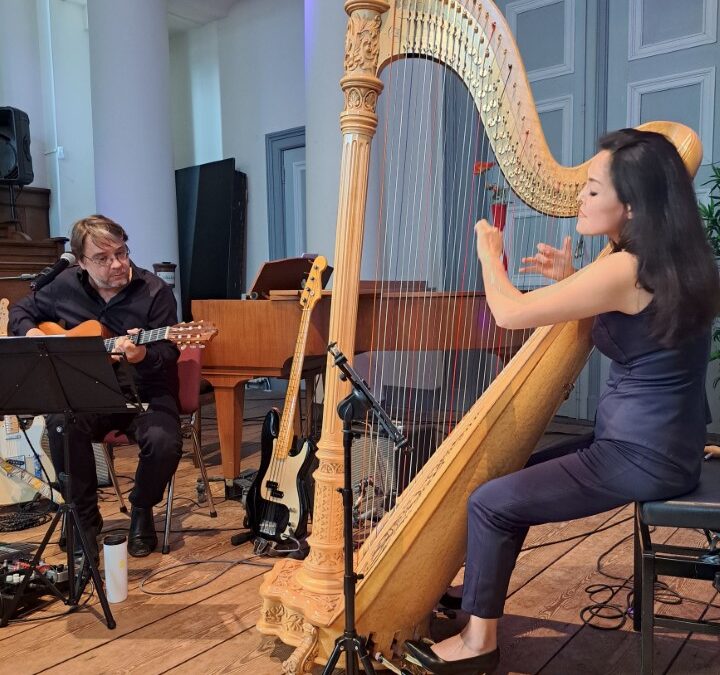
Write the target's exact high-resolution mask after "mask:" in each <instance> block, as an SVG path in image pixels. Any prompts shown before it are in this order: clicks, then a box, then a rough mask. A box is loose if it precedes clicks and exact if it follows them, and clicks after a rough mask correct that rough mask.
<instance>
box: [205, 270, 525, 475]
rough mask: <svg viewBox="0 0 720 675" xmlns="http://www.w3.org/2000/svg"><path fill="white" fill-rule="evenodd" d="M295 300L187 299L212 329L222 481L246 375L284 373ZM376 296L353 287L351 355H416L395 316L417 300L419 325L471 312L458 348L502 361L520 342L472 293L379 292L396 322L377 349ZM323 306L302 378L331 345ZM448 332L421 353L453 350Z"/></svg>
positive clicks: (232, 461) (232, 471)
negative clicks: (471, 324) (466, 339)
mask: <svg viewBox="0 0 720 675" xmlns="http://www.w3.org/2000/svg"><path fill="white" fill-rule="evenodd" d="M299 296H300V292H299V291H270V292H269V294H268V297H267V298H265V299H257V300H193V301H192V316H193V319H194V320H196V321H198V320H206V321H212V322H213V323H214V324H215V325H216V326H217V327H218V329H219V330H218V334H217V336H216V337H215V339H214V340H213V341H212V342H211V343H210V345H208V347H207V349H206V350H205V353H204V354H203V369H202V373H203V377H205V378H206V379H207V380H209V381H210V383H211V384H212V385H213V387H214V389H215V403H216V408H217V423H218V434H219V439H220V452H221V456H222V467H223V476H224V478H225V479H226V480H232V479H233V478H235V477H236V476H238V475H239V473H240V448H241V445H242V430H243V427H242V420H243V406H244V400H245V383H246V382H247V381H248V380H250V379H252V378H254V377H261V376H266V377H287V376H288V375H289V372H290V366H291V365H292V356H293V354H294V352H295V343H296V340H297V332H298V328H299V325H300V316H301V313H302V308H301V306H300V303H299V301H298V300H299ZM377 298H378V294H377V292H376V290H375V283H374V282H361V286H360V297H359V300H358V320H357V334H356V341H355V353H360V352H365V351H368V350H370V349H373V350H377V349H382V350H383V351H415V350H417V349H418V345H417V340H418V336H417V331H415V330H413V329H412V326H410V325H408V323H407V322H403V321H402V320H401V317H402V316H403V312H407V313H408V315H410V314H411V313H412V311H413V304H414V303H421V302H422V303H424V304H423V305H422V309H420V308H418V309H416V310H415V311H418V312H419V311H424V312H425V314H424V315H423V320H424V321H427V325H431V326H443V325H448V324H451V323H452V320H448V317H453V316H457V315H458V314H463V313H464V312H463V309H467V311H469V312H471V313H472V315H473V316H474V320H475V321H476V323H477V324H480V327H481V330H475V331H473V334H474V335H475V336H476V339H475V341H474V342H472V343H470V344H466V345H464V348H465V349H488V350H492V351H493V352H495V353H496V354H497V355H498V356H500V358H502V359H503V360H507V359H508V358H509V357H511V356H512V355H513V354H514V353H515V352H516V351H517V349H519V347H520V346H521V344H522V341H523V339H525V338H526V337H527V331H502V330H501V329H498V328H497V327H496V326H495V324H494V322H493V320H492V317H491V315H490V312H489V310H488V309H487V306H486V304H485V298H484V295H482V294H479V293H467V292H466V293H457V292H454V293H437V292H434V293H432V298H433V301H434V302H432V303H427V298H428V293H427V292H426V291H411V292H409V293H407V292H402V293H401V292H392V291H386V290H383V292H382V300H381V301H380V302H382V303H384V304H383V309H384V310H385V309H386V310H387V315H388V316H394V317H399V320H398V321H397V322H396V324H395V325H394V326H386V327H385V330H384V335H383V336H382V344H381V345H378V336H377V335H375V336H373V321H372V320H371V317H372V316H373V315H377V311H378V307H377V305H378V300H377ZM330 303H331V293H330V292H329V291H324V292H323V298H322V299H321V300H320V301H319V302H318V303H317V305H316V306H315V308H314V310H313V313H312V319H311V325H310V329H309V334H308V339H307V346H306V350H305V367H306V368H305V369H306V372H313V371H314V372H318V370H319V369H322V368H324V364H325V359H326V355H327V346H328V342H329V341H330V340H331V339H332V336H330V335H328V326H329V323H330ZM418 307H420V305H419V304H418ZM428 312H429V313H430V314H429V315H428ZM454 334H455V332H454V331H444V332H443V331H437V333H436V334H435V335H432V336H427V335H426V336H424V338H423V349H425V350H449V349H453V348H455V347H456V345H455V344H453V343H454V341H455V340H454V337H453V335H454ZM500 335H501V339H499V336H500ZM488 336H490V338H491V339H489V338H488ZM497 344H500V346H499V347H498V346H497Z"/></svg>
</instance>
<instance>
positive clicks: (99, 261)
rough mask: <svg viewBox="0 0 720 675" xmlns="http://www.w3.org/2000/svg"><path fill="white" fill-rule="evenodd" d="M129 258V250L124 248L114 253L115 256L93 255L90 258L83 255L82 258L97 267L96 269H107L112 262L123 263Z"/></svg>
mask: <svg viewBox="0 0 720 675" xmlns="http://www.w3.org/2000/svg"><path fill="white" fill-rule="evenodd" d="M129 256H130V249H129V248H128V247H127V246H125V247H124V248H123V249H121V250H119V251H116V252H115V255H94V256H92V257H91V258H88V256H86V255H84V256H83V258H85V260H89V261H90V262H91V263H92V264H93V265H97V266H98V267H109V266H110V265H112V264H113V260H117V261H118V262H121V263H123V262H125V261H126V260H127V259H128V257H129Z"/></svg>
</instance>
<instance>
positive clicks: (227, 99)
mask: <svg viewBox="0 0 720 675" xmlns="http://www.w3.org/2000/svg"><path fill="white" fill-rule="evenodd" d="M218 52H219V59H220V91H221V107H222V148H223V156H224V157H235V164H236V168H237V169H238V170H240V171H243V172H244V173H246V174H247V177H248V229H247V232H248V235H247V276H248V282H250V281H252V279H253V278H254V276H255V274H256V272H257V270H258V268H259V267H260V265H261V263H263V262H265V261H266V260H267V259H268V257H269V238H268V217H267V185H266V183H267V177H266V170H267V169H266V159H265V135H266V134H268V133H272V132H277V131H283V130H285V129H290V128H292V127H298V126H302V125H304V124H305V74H304V68H303V53H304V38H303V2H302V0H283V2H267V0H243V2H240V3H238V4H237V5H235V7H234V8H233V9H232V10H231V12H230V14H229V15H228V17H227V18H225V19H223V20H222V21H220V22H219V23H218ZM308 221H310V214H308Z"/></svg>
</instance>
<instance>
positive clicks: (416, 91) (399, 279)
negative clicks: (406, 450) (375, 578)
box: [363, 0, 556, 528]
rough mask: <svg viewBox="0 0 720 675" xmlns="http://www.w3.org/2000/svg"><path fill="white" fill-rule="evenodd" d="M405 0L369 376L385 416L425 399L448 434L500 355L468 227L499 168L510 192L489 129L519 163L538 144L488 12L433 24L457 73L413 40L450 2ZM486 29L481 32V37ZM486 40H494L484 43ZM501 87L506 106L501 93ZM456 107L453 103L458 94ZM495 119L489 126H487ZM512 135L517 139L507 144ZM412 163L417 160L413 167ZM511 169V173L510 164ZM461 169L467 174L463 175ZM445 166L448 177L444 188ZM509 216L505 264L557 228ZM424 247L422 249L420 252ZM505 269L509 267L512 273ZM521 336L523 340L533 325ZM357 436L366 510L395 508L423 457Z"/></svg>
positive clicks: (376, 437)
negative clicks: (424, 390)
mask: <svg viewBox="0 0 720 675" xmlns="http://www.w3.org/2000/svg"><path fill="white" fill-rule="evenodd" d="M473 4H475V3H473ZM468 5H469V3H465V4H463V7H464V8H465V9H468ZM403 7H404V8H405V9H406V10H407V9H410V10H413V11H410V12H408V15H409V16H410V19H407V18H400V19H398V16H397V9H396V13H395V14H394V16H393V18H392V25H393V30H398V31H399V32H400V33H401V40H399V41H398V43H397V44H402V43H403V42H402V41H403V39H404V40H405V41H406V42H407V43H409V44H410V45H411V51H413V52H414V56H413V58H402V59H399V60H395V59H394V58H393V59H391V62H392V64H391V66H389V67H388V68H387V69H386V70H385V72H386V73H387V76H386V80H387V81H386V84H385V94H384V101H385V102H384V105H383V106H382V109H383V110H384V111H385V120H384V121H383V124H382V127H381V128H382V135H383V139H382V148H383V152H382V156H381V160H380V165H381V168H382V169H383V177H382V179H381V181H380V184H379V193H380V196H379V204H378V209H377V223H376V227H375V232H376V233H377V234H376V239H377V241H378V243H379V245H378V247H377V253H376V258H375V269H376V272H377V273H376V275H375V279H376V280H377V283H376V288H377V294H376V299H375V301H374V302H375V308H376V310H377V311H376V312H374V317H373V326H372V334H373V337H374V338H375V337H377V342H376V344H380V345H385V347H384V349H385V350H386V351H378V350H373V351H371V352H370V355H369V373H370V376H369V379H370V381H371V382H372V383H373V387H374V390H375V392H376V394H379V395H380V396H381V397H382V396H385V404H386V406H387V407H388V409H389V410H390V411H391V413H392V414H393V415H395V416H397V417H398V418H400V419H402V420H418V419H422V418H423V415H424V414H425V412H424V409H423V407H425V408H427V407H429V408H430V409H431V410H432V411H435V412H434V414H433V417H432V418H431V420H430V421H431V423H432V424H431V427H432V426H434V425H435V423H437V425H436V426H437V427H442V428H443V429H444V434H443V435H446V434H448V433H449V432H450V431H451V430H452V428H453V427H454V426H455V424H456V423H457V421H458V420H459V417H460V416H462V414H463V412H464V408H465V407H466V405H467V402H468V400H469V399H470V397H472V398H473V399H474V397H475V396H476V395H477V394H478V393H480V392H481V391H482V390H484V388H485V387H486V386H487V384H488V383H489V382H490V381H491V380H492V379H494V377H495V376H496V375H497V374H498V372H499V371H500V369H501V365H502V364H501V355H503V354H505V353H506V343H505V341H506V333H505V332H504V331H502V330H499V329H497V327H496V326H494V327H493V329H492V331H490V330H489V329H488V328H487V325H488V321H487V319H488V317H487V314H486V313H487V311H488V310H487V307H486V305H483V306H482V307H483V308H482V310H481V309H480V307H479V305H478V303H479V302H480V301H479V299H478V296H477V293H476V291H477V290H478V288H479V287H480V282H479V265H478V264H477V262H476V258H475V255H474V249H475V246H474V231H473V225H474V223H475V221H476V220H477V219H478V218H479V217H486V218H488V219H489V220H490V219H491V218H490V214H489V208H488V201H490V199H489V193H488V191H487V190H486V189H485V188H486V186H487V184H488V181H489V178H490V176H491V175H492V174H495V184H496V185H498V186H500V188H501V189H504V190H507V194H513V193H514V191H513V190H512V189H511V184H510V182H509V181H508V177H507V176H506V175H505V173H504V172H503V171H501V168H500V156H499V154H496V153H494V152H493V151H492V148H491V145H490V134H493V133H495V134H496V139H497V138H498V136H499V137H500V140H499V141H498V142H497V144H496V146H495V150H496V151H499V153H502V152H508V151H513V152H514V154H515V157H516V158H517V160H519V161H522V160H525V161H527V160H528V159H529V158H530V157H531V156H532V155H531V153H532V151H533V149H534V145H533V143H532V141H531V139H530V137H529V134H528V133H527V132H526V131H525V130H524V117H522V110H521V109H520V108H516V107H515V106H514V98H513V96H512V92H511V91H508V88H509V84H510V81H511V78H512V69H513V64H508V63H507V62H506V59H507V51H506V50H503V49H502V48H501V46H500V45H499V43H500V41H501V38H502V36H501V35H498V34H496V32H495V27H494V26H488V25H487V23H488V15H487V14H485V16H484V19H482V17H481V21H482V20H484V22H485V25H484V26H483V28H484V30H481V31H475V32H474V33H473V34H472V36H471V38H470V39H469V40H468V39H465V38H463V37H461V36H460V32H459V31H456V32H454V33H453V35H451V36H450V37H447V36H445V37H442V35H441V33H440V31H437V30H436V31H435V32H434V33H433V35H434V40H435V45H434V48H435V50H436V51H435V52H434V53H435V54H436V53H437V51H442V53H443V54H444V55H455V63H456V65H457V64H458V63H461V64H462V66H461V67H460V66H458V68H457V69H458V73H457V75H456V73H455V71H454V70H453V68H452V67H451V65H449V61H450V59H449V58H444V59H441V60H440V67H434V66H435V65H436V64H435V59H434V58H433V53H427V52H432V48H430V49H427V50H425V53H423V48H421V46H422V45H423V44H427V36H428V35H429V31H430V29H429V28H428V21H427V19H428V17H429V15H430V14H431V13H432V11H434V12H435V13H436V15H437V16H439V17H442V16H443V12H444V18H445V19H446V20H447V21H448V22H449V21H450V18H451V17H450V12H451V10H450V7H449V3H447V2H440V1H439V0H438V1H437V2H435V5H434V8H431V10H428V11H427V12H424V11H423V10H425V9H427V8H428V4H427V3H425V2H421V1H420V0H414V1H413V2H408V3H405V4H404V5H403ZM483 33H484V34H485V35H488V36H489V38H488V39H487V42H485V40H486V38H485V37H484V36H483ZM492 40H495V43H494V44H493V45H492V49H491V48H490V42H491V41H492ZM438 43H440V47H439V49H438ZM483 45H485V46H484V47H483ZM473 53H474V54H475V55H474V56H473ZM478 55H479V56H478ZM470 68H475V69H477V70H479V73H480V76H479V79H480V85H479V86H480V89H481V90H482V95H481V96H479V95H478V94H477V93H475V94H473V92H472V91H470V90H469V89H468V90H467V92H466V95H465V96H464V105H463V103H460V104H459V113H460V116H461V117H462V119H463V124H462V129H461V130H460V131H459V132H455V133H456V144H457V139H458V138H460V139H462V140H461V142H460V145H461V146H462V149H461V151H460V152H459V153H456V154H457V157H456V159H455V161H454V162H453V165H452V167H451V168H450V173H449V172H448V171H447V167H446V166H445V164H444V153H443V152H441V151H442V150H444V149H445V148H444V145H445V140H443V138H441V137H442V136H443V134H441V133H436V132H437V131H438V130H447V127H448V124H449V123H448V120H447V119H446V114H448V113H449V110H446V109H445V105H444V97H445V96H446V93H447V90H448V88H449V87H450V86H451V80H452V78H456V77H458V76H459V77H460V78H461V79H462V76H463V75H464V74H466V72H467V70H468V69H470ZM493 73H500V74H501V76H502V77H501V80H500V81H499V82H493V80H492V77H493ZM506 95H507V97H508V98H507V100H508V101H509V103H506V99H505V98H504V97H505V96H506ZM391 99H392V101H391ZM418 100H420V101H426V102H427V103H428V105H427V107H420V106H414V105H413V104H414V103H416V102H417V101H418ZM476 103H477V110H476V111H475V109H476V105H475V104H476ZM454 105H456V106H457V105H458V103H457V101H456V102H455V103H454ZM482 106H485V107H486V108H485V110H484V112H489V113H490V114H488V115H486V118H485V122H486V123H483V118H482V115H481V111H480V109H479V108H480V107H482ZM471 110H472V111H475V112H474V114H471V112H470V111H471ZM493 116H494V123H492V122H490V121H491V120H492V117H493ZM391 117H392V120H391ZM488 122H490V123H489V124H488ZM391 131H392V133H391ZM411 131H417V135H418V141H417V142H416V143H415V144H413V145H411V144H410V134H411ZM513 138H519V140H518V141H517V142H515V146H514V147H512V139H513ZM435 139H436V140H435ZM508 139H509V140H508ZM436 157H437V158H436ZM439 158H442V159H439ZM477 161H494V163H495V166H494V167H493V169H492V173H491V171H488V172H486V173H485V174H484V175H482V176H478V177H476V176H475V174H474V172H473V171H472V167H473V166H474V164H475V162H477ZM409 166H414V167H417V168H415V169H414V170H409V169H408V167H409ZM510 170H513V166H512V165H510ZM467 171H469V172H470V173H469V174H467V173H465V175H463V172H467ZM443 172H444V173H445V175H446V177H447V178H446V181H445V182H442V184H441V178H442V175H443ZM540 172H541V167H540V166H536V167H535V168H534V173H533V175H531V176H530V178H529V180H534V181H535V182H536V183H538V184H539V180H538V178H539V175H540ZM468 175H469V176H470V178H469V179H468ZM448 179H449V180H448ZM448 183H449V184H448ZM449 190H452V191H453V193H454V194H453V195H452V196H448V195H447V191H449ZM443 200H444V201H445V202H446V204H448V205H449V206H446V207H445V212H447V213H448V214H449V215H448V220H449V221H450V223H451V224H452V229H451V232H450V233H449V235H445V236H444V237H443V236H441V233H440V230H439V227H438V222H439V221H441V220H442V216H443V213H444V211H443V206H442V203H443ZM508 212H509V213H508V215H509V222H508V226H507V227H506V228H505V231H504V239H505V244H506V254H507V258H508V261H509V264H510V265H514V264H515V258H516V255H515V254H516V253H517V251H518V250H520V251H525V252H529V250H534V249H535V246H536V244H537V241H539V237H540V235H541V234H542V233H543V232H544V233H545V240H547V241H550V240H551V237H550V236H548V235H550V229H551V228H552V227H553V226H555V225H556V223H555V222H554V221H555V220H556V219H555V218H552V219H551V218H550V217H549V216H546V215H544V216H542V219H541V222H540V223H537V222H535V223H533V224H532V227H531V226H530V224H531V221H532V220H533V216H532V214H531V212H529V211H527V210H524V213H523V215H519V214H518V215H517V216H516V203H515V200H510V204H509V205H508ZM535 220H537V218H535ZM463 221H464V226H463V225H462V223H463ZM531 230H532V231H531ZM420 245H424V250H423V251H421V250H420ZM528 245H529V248H528ZM413 249H414V251H413ZM509 272H510V273H511V274H515V272H514V271H513V269H510V270H509ZM433 275H434V276H433ZM413 281H424V282H425V286H424V287H416V286H413V284H412V282H413ZM390 282H396V283H395V284H394V285H393V284H391V283H390ZM435 285H439V286H440V291H441V294H442V295H443V296H444V298H443V302H445V303H446V304H447V307H448V311H447V312H443V313H442V314H441V317H442V319H441V321H440V323H439V324H433V325H429V324H428V322H427V318H428V317H430V316H431V311H432V305H431V303H432V302H434V299H433V297H432V289H433V287H434V286H435ZM398 288H399V289H401V290H405V291H408V293H407V294H406V297H405V299H403V300H401V301H399V302H397V301H396V302H395V303H394V304H393V303H392V302H391V301H392V299H393V298H392V296H393V290H391V289H394V290H397V289H398ZM392 308H395V309H394V310H393V309H392ZM391 311H394V315H391ZM394 323H400V324H401V325H402V326H404V327H405V329H404V330H400V331H398V333H397V334H396V335H395V349H394V350H393V349H392V345H391V344H390V343H389V341H388V336H389V332H388V331H389V329H390V327H391V326H392V325H393V324H394ZM477 331H480V332H481V333H483V332H484V333H485V334H484V335H482V336H481V337H482V338H483V342H484V343H485V344H486V345H488V349H487V351H488V352H493V353H494V354H495V359H491V358H489V357H487V356H486V357H485V358H484V359H482V361H481V364H478V367H473V355H472V352H471V350H470V349H462V348H461V347H460V345H463V344H465V345H470V344H472V342H471V341H472V339H473V338H472V336H473V334H474V332H477ZM431 333H434V334H436V335H438V336H440V338H441V342H442V343H444V344H450V345H452V346H453V349H452V350H450V354H449V355H448V356H445V357H444V356H442V353H435V354H434V355H431V354H429V350H428V349H426V348H425V349H424V347H427V346H429V344H430V342H431ZM525 333H526V336H527V335H528V334H529V331H526V332H525ZM401 334H404V335H406V336H408V335H409V336H410V340H409V342H411V343H412V344H414V345H417V346H419V347H420V349H421V350H420V351H419V352H415V353H413V352H411V350H410V349H409V348H406V349H402V347H403V345H402V344H401V343H400V336H401ZM450 338H452V339H450ZM405 346H406V347H408V345H405ZM493 360H494V361H495V364H494V365H493ZM400 375H403V376H404V377H399V376H400ZM422 375H425V377H424V378H422V377H421V376H422ZM423 381H424V382H425V383H429V384H430V387H431V393H430V394H429V398H428V399H426V400H425V406H423V401H422V400H421V397H420V396H418V395H417V393H414V392H416V391H417V390H418V389H420V388H421V385H422V384H423ZM428 401H429V406H428ZM365 441H366V450H365V454H366V457H365V458H364V460H365V461H364V462H363V468H364V470H365V471H367V475H368V476H370V477H371V478H372V479H373V483H374V486H375V487H378V488H379V489H378V490H377V491H375V490H371V494H370V495H368V499H367V503H368V504H369V508H368V509H367V510H368V511H369V512H370V513H371V514H374V513H380V514H381V513H382V512H383V511H384V510H385V507H392V505H393V504H394V496H396V495H397V494H398V493H399V492H400V491H401V489H402V488H403V487H404V486H405V483H406V482H407V480H408V479H409V478H412V476H414V475H415V473H416V472H417V471H418V470H419V468H421V464H422V462H423V461H424V459H427V458H426V457H420V456H419V453H416V455H415V456H414V457H413V458H412V459H411V461H410V463H409V464H406V465H404V466H402V467H400V466H398V462H397V461H396V458H395V457H393V456H392V452H391V453H390V456H389V457H388V453H387V452H386V453H385V455H384V456H383V453H382V452H381V445H382V434H381V431H380V430H379V429H378V428H377V425H376V424H374V422H373V421H372V420H368V434H367V436H366V439H365ZM432 444H434V440H433V441H432ZM386 445H387V443H386ZM401 473H402V475H401ZM380 502H383V504H380ZM371 521H372V518H370V519H368V520H366V527H367V528H370V527H372V523H371Z"/></svg>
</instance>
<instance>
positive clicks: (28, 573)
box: [0, 510, 65, 628]
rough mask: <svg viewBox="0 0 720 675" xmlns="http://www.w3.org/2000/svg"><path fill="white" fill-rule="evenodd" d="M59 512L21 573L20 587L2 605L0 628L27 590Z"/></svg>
mask: <svg viewBox="0 0 720 675" xmlns="http://www.w3.org/2000/svg"><path fill="white" fill-rule="evenodd" d="M60 515H61V511H60V510H58V511H56V512H55V515H54V516H53V519H52V522H51V523H50V527H49V528H48V531H47V532H46V533H45V536H44V537H43V540H42V543H41V544H40V546H39V548H38V550H37V551H36V552H35V555H34V556H33V559H32V562H31V563H30V566H29V567H28V568H27V569H26V570H25V571H24V572H23V574H24V576H23V579H22V581H21V582H20V586H19V587H18V588H17V589H16V591H15V594H14V595H13V597H12V599H11V600H10V602H9V603H8V604H7V605H5V604H4V603H3V609H4V611H3V614H2V618H0V627H2V628H4V627H5V626H7V625H8V622H9V621H10V619H11V617H12V615H13V613H14V612H15V609H16V608H17V606H18V603H19V602H20V598H21V597H22V596H23V593H24V592H25V589H26V588H27V585H28V583H29V582H30V577H31V576H32V573H33V572H34V571H35V570H36V569H37V565H38V563H39V562H40V560H41V559H42V555H43V553H44V552H45V548H46V547H47V545H48V542H49V541H50V537H52V535H53V532H55V528H56V527H57V524H58V522H59V520H60ZM59 597H60V598H61V599H62V600H65V598H63V597H62V596H61V595H60V596H59Z"/></svg>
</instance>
